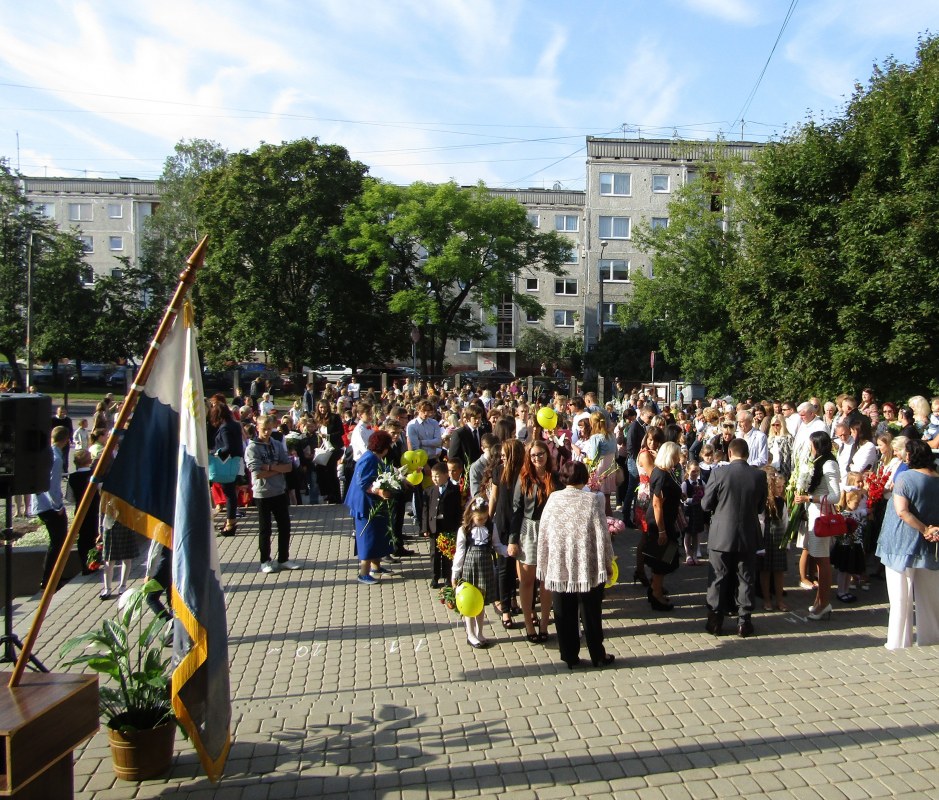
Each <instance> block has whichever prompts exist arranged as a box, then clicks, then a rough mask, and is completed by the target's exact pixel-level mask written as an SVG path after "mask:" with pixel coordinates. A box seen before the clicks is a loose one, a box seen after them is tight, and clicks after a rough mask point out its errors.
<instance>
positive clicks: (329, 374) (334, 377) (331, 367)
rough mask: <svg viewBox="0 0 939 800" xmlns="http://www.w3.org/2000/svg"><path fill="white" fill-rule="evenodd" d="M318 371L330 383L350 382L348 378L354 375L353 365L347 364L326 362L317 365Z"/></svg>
mask: <svg viewBox="0 0 939 800" xmlns="http://www.w3.org/2000/svg"><path fill="white" fill-rule="evenodd" d="M316 372H318V373H319V374H320V375H322V376H323V377H324V378H326V380H327V381H329V382H330V383H348V379H349V378H351V377H352V367H347V366H346V365H345V364H324V365H323V366H321V367H317V368H316Z"/></svg>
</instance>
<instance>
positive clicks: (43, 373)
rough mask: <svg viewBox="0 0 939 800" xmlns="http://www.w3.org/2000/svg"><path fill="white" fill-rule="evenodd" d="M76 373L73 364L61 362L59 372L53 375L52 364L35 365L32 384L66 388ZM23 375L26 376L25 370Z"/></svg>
mask: <svg viewBox="0 0 939 800" xmlns="http://www.w3.org/2000/svg"><path fill="white" fill-rule="evenodd" d="M74 374H75V367H74V366H72V365H71V364H59V366H58V368H57V374H56V375H55V376H54V377H53V374H52V366H51V365H47V366H44V367H38V366H34V367H33V377H32V381H30V382H31V384H32V385H33V386H44V387H48V388H53V389H64V388H66V387H68V386H69V381H70V380H71V377H72V375H74ZM23 377H24V378H25V377H26V374H25V371H24V374H23Z"/></svg>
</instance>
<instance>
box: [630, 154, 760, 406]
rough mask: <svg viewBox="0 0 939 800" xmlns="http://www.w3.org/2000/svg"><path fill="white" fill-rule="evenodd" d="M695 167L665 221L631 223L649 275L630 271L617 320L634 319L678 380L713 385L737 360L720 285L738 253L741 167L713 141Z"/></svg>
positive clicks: (730, 375)
mask: <svg viewBox="0 0 939 800" xmlns="http://www.w3.org/2000/svg"><path fill="white" fill-rule="evenodd" d="M698 169H699V172H698V174H697V176H696V178H695V179H694V180H691V181H689V182H688V183H687V184H685V185H684V186H682V187H681V188H679V189H678V191H677V192H676V193H675V198H674V199H673V200H672V202H671V203H670V204H669V224H668V227H666V228H658V229H655V230H653V229H651V228H650V227H649V225H648V224H647V223H642V224H640V225H637V226H636V231H635V234H634V235H635V238H636V240H637V243H638V245H639V247H640V248H641V249H643V250H645V251H646V252H649V253H651V256H652V271H653V277H649V276H646V275H642V274H636V275H635V276H634V284H635V285H634V293H633V295H632V297H631V298H630V300H629V301H628V302H627V303H625V304H624V305H623V306H622V307H621V308H620V310H619V314H620V316H619V321H620V323H621V324H622V325H623V326H624V327H627V326H630V325H633V324H635V323H639V324H640V325H641V326H642V327H643V329H644V330H645V331H647V332H648V333H649V334H650V335H651V336H652V337H653V341H657V342H658V347H653V348H652V349H658V350H660V351H661V353H662V356H663V357H664V358H665V360H666V361H668V362H669V363H670V364H673V365H675V366H676V367H677V368H678V369H679V370H680V372H681V374H682V376H683V377H684V378H685V379H686V380H689V381H694V382H695V383H704V384H706V385H707V386H708V388H709V389H710V390H712V391H718V390H720V389H722V388H723V387H726V386H728V385H730V384H732V383H734V382H735V381H737V380H739V378H740V368H741V362H742V359H743V344H742V342H741V337H740V335H739V334H738V332H737V330H735V329H734V327H733V326H732V325H731V320H730V309H729V304H730V298H729V297H728V296H727V294H726V292H725V291H724V287H725V285H726V278H727V276H728V275H729V274H731V273H733V271H734V270H735V269H736V268H737V263H738V260H739V257H740V235H741V230H740V220H739V218H738V213H737V209H738V207H739V204H740V197H741V194H742V192H743V191H744V188H745V186H746V185H747V182H748V177H749V167H748V165H746V164H744V163H743V162H741V161H740V160H739V159H734V158H731V157H729V156H727V155H725V154H724V152H723V148H722V146H721V145H720V143H718V144H717V145H716V146H715V148H714V151H713V154H712V156H711V158H710V159H708V160H706V161H703V162H701V163H699V164H698ZM646 358H648V353H647V354H646Z"/></svg>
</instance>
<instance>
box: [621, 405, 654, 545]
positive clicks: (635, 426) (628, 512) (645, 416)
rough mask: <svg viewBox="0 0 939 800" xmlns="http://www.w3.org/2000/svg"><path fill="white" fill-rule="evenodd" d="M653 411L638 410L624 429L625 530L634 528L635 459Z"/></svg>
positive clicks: (645, 407)
mask: <svg viewBox="0 0 939 800" xmlns="http://www.w3.org/2000/svg"><path fill="white" fill-rule="evenodd" d="M653 416H655V411H654V410H653V409H652V406H651V405H648V404H647V405H644V406H643V407H642V408H641V409H639V414H638V416H637V417H636V418H635V419H634V420H633V421H632V423H631V424H630V426H629V428H627V429H626V481H627V484H626V489H625V493H624V497H623V522H625V523H626V527H627V528H633V527H635V525H634V523H633V502H634V501H635V499H636V489H638V488H639V467H637V466H636V459H637V458H639V451H640V450H642V443H643V441H644V440H645V438H646V428H647V427H648V425H649V422H650V421H651V420H652V417H653Z"/></svg>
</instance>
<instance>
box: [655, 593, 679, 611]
mask: <svg viewBox="0 0 939 800" xmlns="http://www.w3.org/2000/svg"><path fill="white" fill-rule="evenodd" d="M649 603H651V604H652V608H653V610H654V611H672V610H673V609H674V608H675V605H674V604H673V603H663V602H662V601H661V600H659V599H658V598H657V597H656V596H655V595H652V596H651V597H650V598H649Z"/></svg>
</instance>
